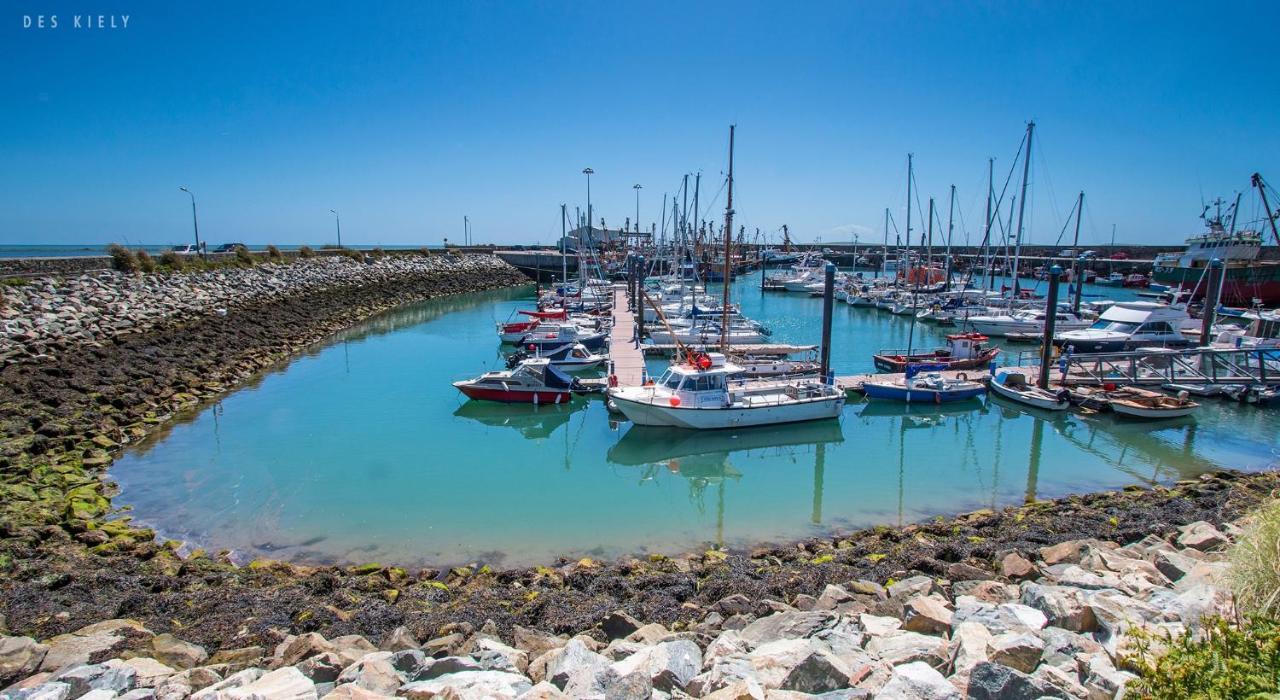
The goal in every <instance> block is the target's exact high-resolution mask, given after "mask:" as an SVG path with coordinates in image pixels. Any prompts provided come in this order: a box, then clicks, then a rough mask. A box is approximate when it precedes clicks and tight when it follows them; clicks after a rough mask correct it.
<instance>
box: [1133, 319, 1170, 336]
mask: <svg viewBox="0 0 1280 700" xmlns="http://www.w3.org/2000/svg"><path fill="white" fill-rule="evenodd" d="M1139 330H1140V331H1141V332H1142V333H1172V332H1173V326H1170V325H1169V324H1167V323H1165V322H1164V321H1156V322H1154V323H1148V324H1146V325H1145V326H1143V327H1142V328H1141V329H1139Z"/></svg>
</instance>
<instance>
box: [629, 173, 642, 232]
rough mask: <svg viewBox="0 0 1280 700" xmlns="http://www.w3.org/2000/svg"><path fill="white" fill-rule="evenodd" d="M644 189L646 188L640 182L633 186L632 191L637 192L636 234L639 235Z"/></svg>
mask: <svg viewBox="0 0 1280 700" xmlns="http://www.w3.org/2000/svg"><path fill="white" fill-rule="evenodd" d="M643 188H644V185H641V184H640V183H638V182H637V183H636V184H634V185H632V186H631V189H633V190H635V191H636V232H637V233H638V232H639V231H640V190H641V189H643Z"/></svg>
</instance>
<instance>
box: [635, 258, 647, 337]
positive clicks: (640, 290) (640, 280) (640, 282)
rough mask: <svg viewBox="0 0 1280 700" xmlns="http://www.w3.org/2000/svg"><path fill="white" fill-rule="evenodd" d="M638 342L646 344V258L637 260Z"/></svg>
mask: <svg viewBox="0 0 1280 700" xmlns="http://www.w3.org/2000/svg"><path fill="white" fill-rule="evenodd" d="M636 269H638V270H640V271H641V272H640V273H639V274H637V275H636V340H637V341H639V342H640V343H641V344H643V343H644V272H643V271H644V269H645V268H644V256H643V255H641V256H639V257H637V258H636Z"/></svg>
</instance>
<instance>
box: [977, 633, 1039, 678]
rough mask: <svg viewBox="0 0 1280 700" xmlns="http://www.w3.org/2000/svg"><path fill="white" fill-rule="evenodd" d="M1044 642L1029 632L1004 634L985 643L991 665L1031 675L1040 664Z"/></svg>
mask: <svg viewBox="0 0 1280 700" xmlns="http://www.w3.org/2000/svg"><path fill="white" fill-rule="evenodd" d="M1044 646H1045V645H1044V641H1043V640H1041V639H1040V638H1039V637H1037V636H1036V635H1034V634H1032V633H1030V632H1005V633H1004V634H1002V635H999V636H997V637H994V638H992V639H991V641H989V642H988V643H987V654H988V656H989V657H990V659H991V661H992V662H993V663H997V664H1001V665H1003V666H1008V667H1009V668H1012V669H1015V670H1018V671H1022V672H1023V673H1031V672H1032V671H1034V670H1036V666H1038V665H1039V664H1040V655H1041V654H1042V653H1043V652H1044Z"/></svg>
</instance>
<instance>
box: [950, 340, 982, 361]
mask: <svg viewBox="0 0 1280 700" xmlns="http://www.w3.org/2000/svg"><path fill="white" fill-rule="evenodd" d="M988 340H990V338H988V337H987V336H985V335H983V334H981V333H954V334H952V335H948V336H947V350H949V353H948V354H949V356H950V357H951V358H952V359H956V360H968V359H970V358H973V357H978V356H979V355H981V354H982V351H983V350H985V349H986V348H985V347H984V344H985V343H986V342H987V341H988Z"/></svg>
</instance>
